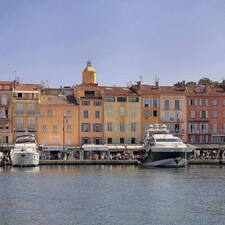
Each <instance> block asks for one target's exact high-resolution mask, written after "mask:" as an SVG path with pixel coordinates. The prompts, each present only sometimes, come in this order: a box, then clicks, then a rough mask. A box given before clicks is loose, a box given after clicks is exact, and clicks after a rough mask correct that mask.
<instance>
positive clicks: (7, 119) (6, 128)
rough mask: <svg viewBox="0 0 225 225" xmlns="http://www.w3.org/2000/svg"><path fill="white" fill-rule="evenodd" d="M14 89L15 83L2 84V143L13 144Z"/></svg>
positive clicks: (0, 116) (0, 86)
mask: <svg viewBox="0 0 225 225" xmlns="http://www.w3.org/2000/svg"><path fill="white" fill-rule="evenodd" d="M12 88H13V82H9V83H5V82H4V83H1V82H0V143H1V144H7V143H9V144H12V143H13V132H12Z"/></svg>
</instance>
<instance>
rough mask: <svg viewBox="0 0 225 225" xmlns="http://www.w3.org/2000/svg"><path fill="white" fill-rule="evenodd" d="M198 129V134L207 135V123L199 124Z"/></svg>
mask: <svg viewBox="0 0 225 225" xmlns="http://www.w3.org/2000/svg"><path fill="white" fill-rule="evenodd" d="M199 128H200V133H201V134H206V133H208V123H200V124H199Z"/></svg>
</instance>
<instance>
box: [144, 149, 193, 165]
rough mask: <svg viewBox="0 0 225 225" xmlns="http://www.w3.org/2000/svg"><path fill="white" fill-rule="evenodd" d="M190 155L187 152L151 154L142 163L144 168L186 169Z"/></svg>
mask: <svg viewBox="0 0 225 225" xmlns="http://www.w3.org/2000/svg"><path fill="white" fill-rule="evenodd" d="M188 158H189V154H188V153H186V155H185V152H177V151H176V152H150V153H149V155H148V156H147V157H146V158H145V159H144V160H143V161H142V162H141V163H140V165H141V166H143V167H171V168H179V167H184V166H186V165H187V163H188Z"/></svg>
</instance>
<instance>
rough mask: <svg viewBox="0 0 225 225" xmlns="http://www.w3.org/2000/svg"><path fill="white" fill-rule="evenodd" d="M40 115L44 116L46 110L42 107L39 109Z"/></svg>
mask: <svg viewBox="0 0 225 225" xmlns="http://www.w3.org/2000/svg"><path fill="white" fill-rule="evenodd" d="M39 116H40V117H43V116H44V110H42V109H40V110H39Z"/></svg>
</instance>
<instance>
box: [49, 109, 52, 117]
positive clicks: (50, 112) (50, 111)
mask: <svg viewBox="0 0 225 225" xmlns="http://www.w3.org/2000/svg"><path fill="white" fill-rule="evenodd" d="M48 117H52V109H48Z"/></svg>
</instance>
